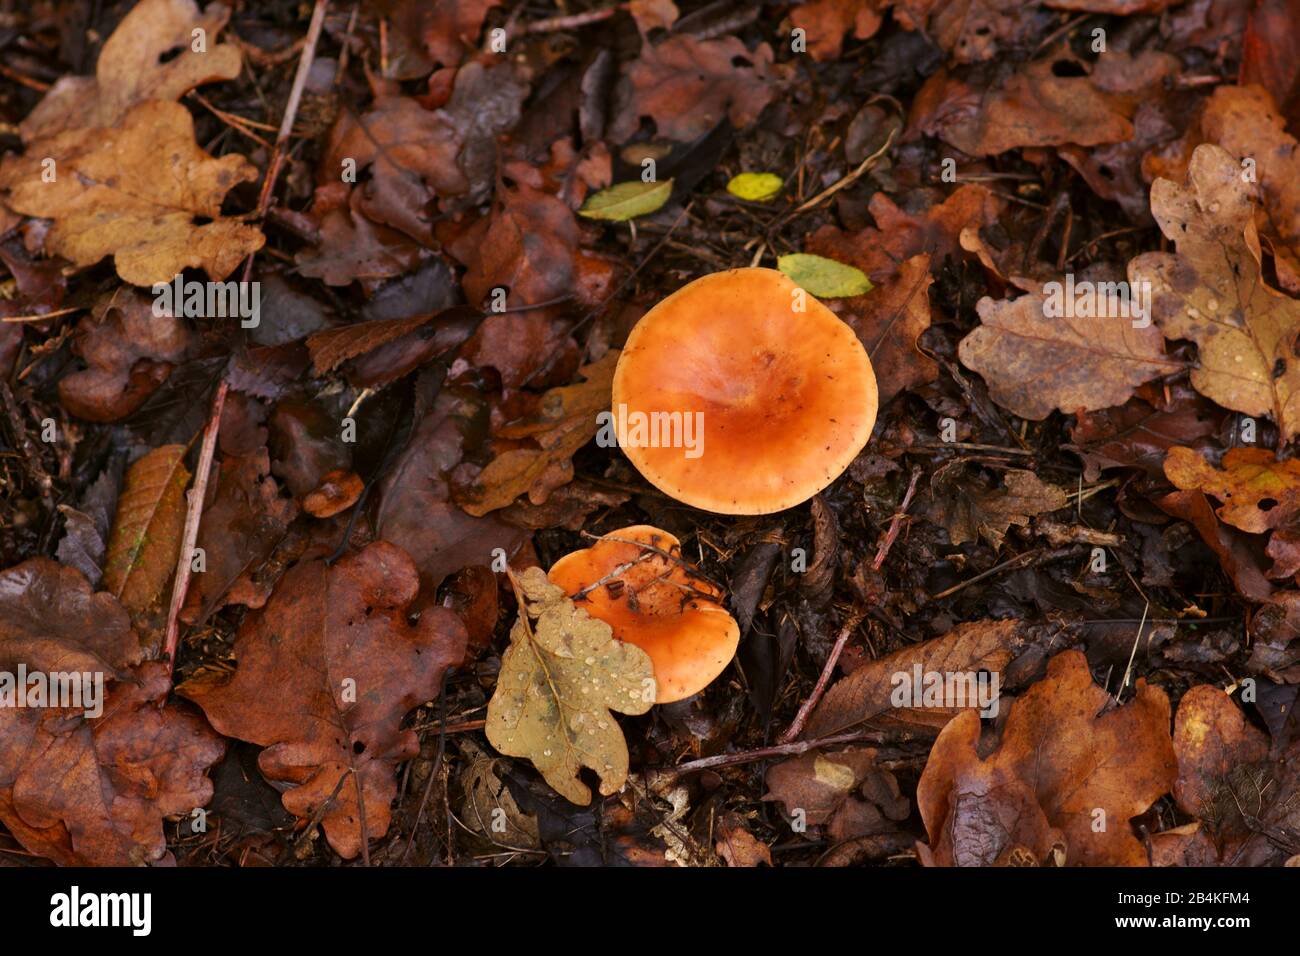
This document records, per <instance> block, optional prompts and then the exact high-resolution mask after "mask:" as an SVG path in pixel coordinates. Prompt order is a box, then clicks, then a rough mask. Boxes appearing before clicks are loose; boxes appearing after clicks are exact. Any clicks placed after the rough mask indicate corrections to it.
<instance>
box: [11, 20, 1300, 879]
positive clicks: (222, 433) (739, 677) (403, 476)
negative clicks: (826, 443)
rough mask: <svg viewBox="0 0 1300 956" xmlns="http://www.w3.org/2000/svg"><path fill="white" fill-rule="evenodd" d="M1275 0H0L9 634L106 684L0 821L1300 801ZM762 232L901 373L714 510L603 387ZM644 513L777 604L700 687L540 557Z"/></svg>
mask: <svg viewBox="0 0 1300 956" xmlns="http://www.w3.org/2000/svg"><path fill="white" fill-rule="evenodd" d="M1287 8H1288V4H1287V3H1286V2H1285V0H1258V2H1255V3H1242V4H1215V3H1211V2H1209V0H1190V2H1186V3H1176V4H1169V3H1166V2H1163V0H1136V2H1132V3H1124V4H1114V3H1111V2H1107V0H1096V2H1090V0H1070V2H1062V3H1055V2H1047V3H1043V4H1038V3H1028V2H1026V3H1023V4H1011V5H1002V6H1000V7H999V8H998V9H997V10H992V9H991V8H987V7H985V6H982V5H979V4H968V3H956V4H934V3H929V2H923V0H896V2H890V0H813V2H810V3H804V4H800V5H795V4H783V3H775V4H756V3H754V4H751V3H728V2H726V0H722V2H714V3H687V2H682V3H673V2H667V0H632V2H630V3H626V4H617V5H614V4H597V3H592V4H585V5H579V6H578V7H575V6H574V5H572V4H567V5H565V7H564V8H563V9H559V8H553V7H550V6H549V5H531V6H520V5H513V4H501V3H497V2H493V0H472V2H450V0H446V2H444V0H436V2H433V3H417V2H414V0H367V2H359V3H355V4H350V3H333V2H331V3H327V2H325V0H320V2H317V3H315V4H314V5H302V4H296V3H289V2H287V0H285V2H279V0H265V2H257V3H245V4H240V5H237V6H236V8H235V9H234V10H233V11H232V10H230V9H227V8H226V7H224V6H222V5H220V4H217V3H214V4H211V5H209V6H208V7H206V8H203V9H200V8H199V7H198V6H197V5H196V4H195V3H194V2H192V0H139V2H131V0H125V2H121V3H115V4H89V3H71V4H55V3H39V2H38V3H35V4H32V5H31V8H30V9H27V10H23V11H20V12H18V13H11V14H8V15H6V16H7V19H6V21H5V27H6V29H5V31H4V33H3V37H2V39H0V61H2V65H3V71H0V72H2V73H3V77H2V78H0V109H3V119H4V121H5V124H6V125H5V128H4V129H5V141H4V143H3V144H2V145H3V147H4V150H5V155H4V159H3V161H0V203H2V204H3V205H2V206H0V212H2V216H3V222H2V224H0V225H2V228H3V230H4V233H3V236H2V237H0V261H3V263H4V266H5V270H6V272H7V278H6V279H4V281H3V286H0V289H2V290H3V295H2V296H0V318H2V319H3V320H4V321H3V322H0V406H2V407H3V413H2V414H0V671H4V672H6V673H10V672H16V671H17V670H18V669H19V668H20V667H22V668H24V669H26V670H28V671H40V670H43V669H44V670H54V669H60V668H63V669H84V670H93V671H98V672H101V673H103V674H104V675H105V679H106V681H107V688H108V689H107V692H106V694H105V696H104V698H103V701H102V703H103V707H104V712H103V714H102V715H100V716H98V717H94V718H91V717H87V716H84V715H82V714H81V713H80V712H79V711H77V710H76V709H71V708H59V707H45V708H43V709H37V708H25V709H24V708H14V707H4V708H0V823H2V824H3V828H4V829H3V831H0V859H3V860H4V861H5V862H6V863H9V864H17V865H33V864H36V863H38V862H39V861H43V860H48V861H53V862H55V863H64V864H68V863H89V864H124V863H160V862H169V861H171V860H176V861H178V862H180V863H182V864H185V865H214V864H215V865H250V864H258V865H275V866H290V865H331V864H335V863H338V862H339V861H340V860H342V861H347V862H349V863H354V864H359V865H396V864H417V865H430V864H450V865H471V864H478V865H539V864H544V863H547V862H553V863H557V864H560V865H598V864H605V865H611V864H612V865H637V866H640V865H660V866H662V865H672V864H679V865H703V866H756V865H796V866H808V865H831V866H835V865H850V864H869V865H876V866H911V865H917V864H922V865H1044V866H1056V865H1106V864H1126V865H1157V866H1169V865H1187V864H1210V865H1234V866H1245V865H1249V866H1259V865H1276V864H1279V863H1282V862H1284V861H1287V860H1294V859H1296V858H1297V855H1298V854H1300V811H1297V809H1296V807H1297V805H1298V804H1300V792H1298V790H1297V787H1298V786H1300V778H1298V776H1297V767H1298V766H1300V749H1298V748H1300V734H1297V732H1296V730H1297V725H1296V718H1295V706H1294V705H1295V702H1296V697H1297V688H1298V687H1300V664H1298V660H1300V658H1298V655H1297V648H1300V641H1297V627H1298V626H1300V625H1298V624H1297V622H1298V621H1300V598H1297V595H1298V594H1300V589H1298V588H1297V582H1298V581H1300V525H1297V513H1298V512H1300V508H1298V507H1297V504H1296V501H1297V492H1296V489H1297V488H1300V479H1297V476H1296V474H1295V471H1294V467H1293V466H1294V461H1293V457H1292V448H1291V445H1290V442H1291V439H1292V438H1293V437H1294V435H1295V432H1296V430H1297V428H1300V425H1298V424H1297V423H1298V422H1300V418H1298V415H1300V413H1298V412H1297V407H1296V402H1297V399H1296V398H1295V391H1296V390H1295V387H1294V379H1295V377H1296V375H1297V374H1300V373H1298V372H1297V369H1298V368H1300V366H1297V364H1296V362H1297V359H1296V355H1297V339H1298V338H1300V307H1297V304H1296V299H1295V298H1293V295H1294V294H1295V293H1296V291H1297V290H1298V289H1300V264H1298V263H1300V258H1298V256H1300V253H1298V252H1297V242H1298V240H1297V237H1300V199H1297V195H1296V192H1295V182H1296V176H1295V173H1296V171H1297V170H1296V163H1297V161H1298V160H1297V152H1296V148H1295V144H1296V138H1295V137H1296V135H1297V126H1296V123H1297V122H1298V121H1300V108H1298V104H1300V84H1298V83H1297V81H1298V80H1300V75H1298V73H1297V68H1296V66H1295V64H1296V62H1298V61H1297V57H1296V54H1297V52H1300V49H1298V48H1300V40H1298V39H1297V36H1300V34H1297V33H1296V32H1295V30H1287V29H1279V28H1278V27H1277V24H1278V23H1286V22H1287V21H1286V16H1287V14H1286V10H1287ZM68 10H73V11H74V12H76V13H77V14H78V15H77V16H72V17H70V16H68V15H66V14H67V12H68ZM651 169H652V170H653V175H647V170H651ZM748 266H765V267H771V268H780V269H781V270H782V271H783V272H785V273H786V274H787V275H788V276H790V277H791V278H792V279H793V280H794V281H795V282H797V283H799V284H800V285H801V286H802V287H803V288H804V289H805V290H807V291H808V292H809V293H811V294H813V295H815V296H818V297H820V298H821V299H822V300H823V301H824V302H825V303H826V304H827V305H829V306H830V307H831V308H832V309H833V310H834V312H835V313H836V314H837V315H838V316H839V318H840V319H842V320H843V321H844V322H845V323H847V325H848V327H849V328H851V329H852V331H853V332H854V333H855V334H856V336H857V338H858V339H859V341H860V342H861V343H862V345H863V347H864V348H865V349H866V352H867V354H868V355H869V356H870V358H871V362H872V365H873V367H874V370H875V377H876V387H877V388H878V397H879V414H878V417H877V419H876V425H875V430H874V434H873V436H872V438H871V440H870V442H869V443H867V444H866V446H865V447H864V448H863V449H862V450H861V452H860V453H859V454H858V455H857V457H856V458H855V459H854V460H853V461H852V463H851V464H850V465H849V466H848V469H847V470H846V471H845V473H844V474H843V475H842V476H840V477H839V478H838V479H837V480H835V481H834V482H832V483H831V484H830V485H829V486H828V487H826V488H825V489H824V490H822V491H821V492H820V493H819V494H818V495H816V496H815V497H814V498H813V499H812V500H811V501H809V502H807V503H804V504H801V505H799V506H797V507H794V508H790V509H788V510H785V511H781V512H777V513H775V514H759V515H745V516H734V517H729V516H725V515H718V514H712V513H709V512H705V511H701V510H698V509H695V508H691V507H689V506H687V505H685V504H682V503H681V502H678V501H676V500H674V499H673V498H672V497H671V496H669V495H667V494H665V493H664V492H662V491H659V490H658V489H657V488H656V487H654V486H653V485H651V484H649V483H647V481H646V480H645V479H644V478H643V477H642V476H641V474H640V473H639V472H638V471H637V469H636V468H634V467H633V466H632V464H631V463H630V462H629V460H628V459H627V458H626V457H625V456H624V455H623V454H622V453H621V452H620V451H619V450H618V449H617V448H610V447H607V445H606V444H605V443H602V442H599V441H594V440H593V439H594V438H595V437H596V436H597V434H598V428H599V425H598V419H597V415H598V414H599V413H600V412H601V411H603V410H606V409H608V408H609V404H610V390H611V383H612V380H613V377H614V375H615V368H616V366H617V364H618V362H619V359H620V354H621V353H620V350H621V349H622V348H623V346H624V345H625V342H626V339H627V336H628V334H629V332H630V331H631V329H632V327H633V326H634V325H635V324H636V323H637V321H638V320H639V319H640V318H641V317H642V316H643V315H644V314H645V313H646V312H647V311H648V310H649V309H650V308H651V307H652V306H654V305H655V304H656V303H657V302H659V301H660V300H662V299H663V298H665V297H666V296H667V295H669V294H670V293H672V292H674V291H676V290H677V289H679V288H680V287H681V286H683V285H684V284H686V283H687V282H688V281H689V280H692V279H695V278H698V277H700V276H702V275H706V274H709V273H713V272H717V271H720V270H724V269H731V268H740V267H748ZM177 274H182V278H183V280H189V281H192V282H205V281H206V282H216V281H221V280H241V279H242V280H245V281H256V282H258V283H260V286H259V288H260V313H259V315H258V317H257V321H256V322H248V321H241V320H246V319H247V318H248V316H247V315H244V314H239V313H237V312H230V313H228V314H227V315H226V316H224V317H218V316H214V315H212V314H211V312H210V310H206V309H204V308H198V309H196V310H192V311H186V310H184V309H183V308H182V309H179V310H171V314H166V312H164V314H161V315H160V314H157V312H158V310H156V309H155V308H154V304H155V300H156V295H155V293H154V292H153V291H152V289H151V287H152V286H153V285H154V284H155V283H166V282H171V281H172V280H173V278H174V277H175V276H176V275H177ZM1067 275H1068V276H1069V277H1070V279H1069V283H1070V286H1069V287H1070V288H1076V287H1077V288H1089V289H1090V288H1093V287H1095V286H1101V287H1103V288H1105V287H1110V288H1117V286H1113V285H1111V284H1114V283H1122V282H1125V281H1128V282H1132V283H1134V284H1140V283H1143V282H1145V283H1149V287H1150V289H1151V299H1150V303H1149V304H1150V309H1149V314H1148V315H1147V316H1146V317H1145V318H1147V319H1149V321H1134V317H1133V316H1132V315H1131V314H1129V312H1128V311H1126V309H1125V308H1124V306H1125V305H1126V303H1123V302H1120V301H1118V300H1117V298H1116V297H1115V295H1114V294H1103V295H1100V296H1098V297H1096V298H1095V299H1094V300H1092V301H1090V302H1089V303H1088V304H1087V305H1086V306H1084V307H1080V308H1078V309H1076V310H1074V311H1073V312H1072V314H1070V315H1061V314H1060V313H1059V312H1053V310H1052V309H1051V308H1050V307H1049V305H1048V303H1049V302H1050V301H1051V300H1052V297H1053V296H1054V295H1058V294H1059V286H1058V285H1055V284H1058V283H1062V282H1065V281H1066V276H1067ZM1076 282H1077V283H1081V284H1080V285H1077V286H1076V285H1075V283H1076ZM200 288H202V287H201V286H200ZM182 291H183V287H182ZM1075 304H1077V302H1076V303H1075ZM752 438H753V442H754V444H755V446H756V448H759V449H760V450H761V451H762V452H763V454H764V458H765V460H767V461H770V462H777V463H779V462H780V460H781V454H782V451H781V449H779V448H770V449H763V448H762V443H763V442H764V439H765V436H764V434H762V432H761V430H759V431H757V432H756V433H755V434H754V435H753V436H752ZM772 467H779V465H773V466H772ZM633 526H637V527H642V526H653V527H654V528H659V529H664V534H665V535H666V536H667V537H665V538H664V539H662V540H664V541H670V540H671V541H677V542H679V544H676V545H673V546H671V547H670V548H669V549H660V553H656V552H653V551H652V550H649V549H647V550H646V555H647V557H648V556H653V557H654V559H655V560H656V561H659V562H668V563H669V564H670V565H672V566H675V567H678V568H681V569H688V570H689V576H688V578H687V580H691V581H698V582H707V584H705V583H699V584H698V585H694V586H692V590H691V592H690V593H691V600H692V601H694V602H696V603H697V604H701V603H702V604H704V605H708V607H709V610H710V613H712V614H722V613H724V609H725V612H726V613H728V614H730V615H731V617H728V618H727V620H732V619H733V618H734V626H735V627H736V628H737V629H738V631H739V635H740V639H739V649H738V651H737V652H736V654H735V660H734V661H733V662H732V663H731V664H730V665H729V666H727V667H726V668H725V669H724V670H723V672H722V673H721V675H720V676H718V677H717V678H716V679H714V680H713V682H712V683H711V684H709V686H708V687H706V688H705V689H704V690H703V691H702V692H700V693H698V694H695V695H693V696H689V697H687V698H686V699H684V700H680V701H675V702H672V703H658V704H656V703H654V699H655V698H654V693H653V689H654V678H653V674H654V665H653V662H652V661H653V658H654V654H655V653H658V652H657V651H652V652H651V653H650V654H647V653H646V652H643V651H642V650H641V649H640V647H638V646H635V642H633V641H632V640H630V639H628V640H626V641H625V640H620V639H619V638H618V637H617V636H616V635H617V634H618V633H622V634H623V635H624V636H625V637H626V636H627V632H626V628H627V627H630V626H633V625H634V624H635V623H636V620H637V619H636V614H635V613H634V612H635V611H636V608H635V606H634V603H633V604H629V603H628V602H629V600H630V599H629V598H628V597H627V595H625V594H624V595H621V600H622V601H623V603H624V604H627V605H628V608H629V609H630V610H629V613H631V615H632V616H631V618H629V619H628V620H624V621H623V622H622V623H621V624H615V625H614V626H613V628H612V629H611V625H610V624H607V623H605V622H604V621H602V620H600V619H598V618H597V617H595V616H592V615H591V614H589V613H588V606H590V609H591V610H593V611H594V610H596V607H595V604H594V603H593V602H589V601H584V598H583V594H582V592H581V591H579V592H577V593H576V594H575V595H572V596H571V595H566V594H565V593H564V592H563V590H562V589H559V588H557V587H555V586H554V585H553V584H551V583H548V582H547V580H546V577H545V575H544V574H543V571H544V570H546V569H549V568H551V567H552V566H553V565H554V564H555V563H556V562H557V561H558V560H559V559H560V558H562V557H563V556H565V555H568V554H571V553H572V552H575V551H578V550H580V549H583V548H590V547H591V546H592V545H593V542H598V541H600V540H602V539H605V540H613V541H617V540H619V532H620V531H622V530H631V529H632V527H633ZM651 540H657V539H651ZM195 548H197V549H199V550H198V551H197V552H195V551H193V550H192V549H195ZM182 554H185V555H187V558H186V560H182V559H181V556H182ZM195 554H198V555H201V559H196V558H194V557H193V555H195ZM503 561H504V562H505V564H503ZM635 561H636V559H633V562H632V563H635ZM506 564H508V568H507V567H506ZM626 570H627V569H626V568H624V569H622V570H619V571H616V572H612V576H611V580H612V581H613V583H614V585H617V586H618V587H624V586H626V585H625V580H628V579H629V578H627V577H626V575H625V573H624V572H626ZM620 575H624V576H623V577H620ZM593 586H600V587H611V588H612V589H611V591H610V593H611V595H614V596H615V597H619V596H620V595H618V593H617V587H613V586H612V585H611V584H610V581H606V580H601V581H599V582H598V583H597V584H595V585H593ZM584 605H587V606H584ZM629 621H630V623H629ZM620 628H623V629H624V630H622V631H620ZM173 646H174V647H176V648H177V653H176V657H175V662H174V666H173V664H172V662H171V661H170V660H169V655H168V653H167V651H168V649H169V648H171V647H173ZM900 674H901V675H906V676H907V677H908V681H905V682H903V683H906V685H907V687H908V688H909V689H912V690H915V691H916V693H915V694H914V695H912V696H907V695H904V698H900V697H899V696H898V694H897V693H895V691H896V690H897V689H899V688H900V687H902V686H903V684H901V683H900V682H899V681H897V680H896V676H897V675H900ZM930 674H940V675H951V674H969V675H972V677H973V678H974V677H980V678H981V679H983V678H988V677H991V676H993V675H996V677H997V679H998V691H999V696H998V697H997V706H996V707H993V708H989V707H984V708H983V709H981V708H980V707H978V706H971V705H970V704H969V702H964V703H963V704H962V705H954V704H953V703H952V701H951V700H947V699H945V698H944V697H943V696H942V694H938V693H936V694H935V695H933V696H927V684H926V681H925V679H924V678H925V675H930ZM913 675H914V676H915V681H914V683H913V682H912V678H913ZM710 676H711V675H710ZM647 689H649V692H648V690H647ZM929 689H930V690H934V688H933V686H930V688H929ZM940 689H941V688H940ZM2 690H3V688H2V687H0V691H2ZM205 808H206V814H204V813H202V812H198V813H196V811H202V810H204V809H205ZM1099 813H1100V818H1101V819H1104V821H1105V824H1104V826H1102V827H1101V828H1100V829H1098V827H1097V820H1098V819H1099V816H1098V814H1099Z"/></svg>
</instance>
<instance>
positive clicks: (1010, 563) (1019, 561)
mask: <svg viewBox="0 0 1300 956" xmlns="http://www.w3.org/2000/svg"><path fill="white" fill-rule="evenodd" d="M1040 554H1042V549H1041V548H1035V549H1034V550H1032V551H1026V552H1025V553H1024V554H1018V555H1016V556H1015V557H1014V558H1011V559H1009V560H1007V561H1003V562H1002V563H1001V564H995V565H994V566H993V567H991V568H989V569H988V570H987V571H981V572H980V573H979V574H977V575H975V577H973V578H968V579H967V580H965V581H962V582H961V584H954V585H953V586H952V587H950V588H948V589H947V590H946V591H940V592H939V593H938V594H932V595H931V596H930V600H932V601H940V600H942V599H943V598H946V597H952V595H954V594H956V593H957V592H958V591H961V590H963V589H965V588H968V587H970V586H971V585H972V584H976V583H978V582H980V581H983V580H984V579H985V578H989V577H992V576H993V575H995V574H997V573H998V572H999V571H1007V570H1009V569H1011V568H1012V567H1017V566H1019V565H1024V564H1029V563H1030V561H1031V560H1033V559H1034V558H1037V557H1038V556H1039V555H1040Z"/></svg>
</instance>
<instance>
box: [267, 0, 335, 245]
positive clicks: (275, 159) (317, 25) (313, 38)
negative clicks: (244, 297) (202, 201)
mask: <svg viewBox="0 0 1300 956" xmlns="http://www.w3.org/2000/svg"><path fill="white" fill-rule="evenodd" d="M328 6H329V0H316V6H315V8H314V9H313V10H312V12H311V26H309V27H308V28H307V38H306V41H305V42H304V43H303V46H302V57H301V58H300V59H299V60H298V72H297V74H295V75H294V78H293V88H292V89H290V90H289V102H288V103H287V104H285V107H284V116H283V118H282V119H281V120H280V132H279V133H278V134H277V135H276V137H275V149H274V150H273V151H272V153H271V161H270V162H269V163H268V164H267V167H266V179H264V180H263V181H262V193H261V195H260V196H258V198H257V218H259V219H261V218H263V217H265V216H266V211H267V210H268V209H269V208H271V192H272V190H274V189H275V181H276V179H277V178H279V175H280V166H281V165H283V163H284V146H285V143H287V142H288V141H289V136H290V135H291V134H292V133H293V122H294V120H295V119H297V118H298V106H299V104H300V103H301V102H302V91H303V88H304V87H305V86H306V85H307V75H308V74H309V73H310V72H311V64H312V60H314V59H315V58H316V42H317V41H318V40H319V39H320V34H321V28H322V27H323V26H324V25H325V10H326V8H327V7H328ZM250 262H251V257H250Z"/></svg>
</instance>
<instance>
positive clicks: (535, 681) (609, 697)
mask: <svg viewBox="0 0 1300 956" xmlns="http://www.w3.org/2000/svg"><path fill="white" fill-rule="evenodd" d="M515 586H516V588H517V589H518V591H519V599H520V606H519V618H518V619H517V620H516V621H515V625H514V627H513V628H512V629H511V631H510V647H509V648H508V649H507V650H506V652H505V654H503V655H502V657H501V671H500V673H499V674H498V675H497V686H496V690H495V691H494V692H493V694H492V699H491V700H490V701H489V702H488V713H487V726H486V728H485V730H486V733H487V738H488V742H489V743H491V744H492V746H493V747H495V748H496V749H497V750H499V751H500V752H501V753H503V754H506V755H508V756H512V757H526V758H527V759H529V760H531V761H532V762H533V765H534V766H535V767H536V768H537V769H538V770H539V771H540V772H541V774H542V776H543V777H545V778H546V782H547V783H548V784H550V785H551V787H552V788H553V789H554V790H555V791H556V792H557V793H559V794H560V795H561V796H563V797H564V798H565V799H567V800H569V801H570V802H572V803H577V804H587V803H590V802H591V790H590V788H589V787H588V786H587V785H586V784H584V783H583V782H582V781H581V780H579V779H578V773H579V771H580V770H581V769H582V768H583V767H590V768H591V769H592V770H594V771H596V774H597V775H598V776H599V777H600V792H601V794H603V795H605V796H608V795H609V794H611V793H616V792H617V791H618V790H619V789H620V788H621V787H622V786H623V784H624V782H625V781H626V780H627V771H628V753H627V743H626V741H624V739H623V732H622V731H621V730H620V729H619V726H618V723H617V722H616V721H615V720H614V717H613V715H612V714H611V713H610V711H611V710H614V711H617V712H619V713H623V714H644V713H645V712H646V711H647V710H649V709H650V706H651V704H653V703H654V698H655V694H654V668H653V667H652V666H651V663H650V657H649V655H648V654H646V653H645V651H643V650H641V649H640V648H639V647H637V646H636V645H634V644H627V643H624V642H622V641H617V640H615V639H614V636H613V631H612V630H611V629H610V627H609V625H608V624H606V623H604V622H603V621H598V620H596V619H595V618H593V617H590V616H589V615H588V614H587V612H586V611H583V610H580V609H577V608H575V607H574V605H573V602H572V601H571V600H569V599H568V598H567V597H566V596H565V594H564V591H563V590H562V589H560V588H558V587H556V586H555V585H553V584H551V583H550V582H549V581H547V580H546V573H545V572H544V571H542V570H541V568H529V569H528V570H527V571H524V572H523V573H522V574H521V575H519V576H518V578H517V579H516V581H515Z"/></svg>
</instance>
